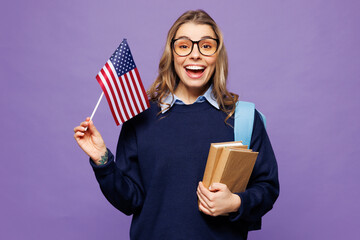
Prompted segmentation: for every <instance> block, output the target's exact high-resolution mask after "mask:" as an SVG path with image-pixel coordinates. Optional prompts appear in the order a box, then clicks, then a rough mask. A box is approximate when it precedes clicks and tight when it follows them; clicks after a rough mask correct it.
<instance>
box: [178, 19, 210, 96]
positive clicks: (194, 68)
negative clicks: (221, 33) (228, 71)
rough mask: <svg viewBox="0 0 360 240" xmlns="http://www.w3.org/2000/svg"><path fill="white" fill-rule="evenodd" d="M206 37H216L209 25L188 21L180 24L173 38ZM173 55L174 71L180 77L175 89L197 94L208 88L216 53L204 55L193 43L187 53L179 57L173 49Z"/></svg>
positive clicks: (194, 39) (193, 38)
mask: <svg viewBox="0 0 360 240" xmlns="http://www.w3.org/2000/svg"><path fill="white" fill-rule="evenodd" d="M208 37H211V38H216V35H215V33H214V31H213V30H212V28H211V26H209V25H205V24H195V23H191V22H190V23H185V24H183V25H181V27H180V28H179V29H178V30H177V32H176V34H175V37H174V39H178V38H188V39H190V40H192V41H199V40H201V39H204V38H208ZM173 55H174V66H175V71H176V74H177V75H178V77H179V78H180V82H179V84H178V86H177V89H176V90H181V91H182V92H183V93H184V91H186V92H192V93H198V95H201V94H203V93H204V92H205V91H206V89H207V88H208V86H209V85H208V83H209V80H210V78H211V76H212V75H213V73H214V70H215V65H216V58H217V53H215V54H214V55H211V56H204V55H202V54H201V53H200V52H199V49H198V46H197V44H194V48H193V50H192V52H191V53H190V54H189V55H187V56H184V57H181V56H179V55H177V54H176V53H175V52H174V51H173ZM185 94H186V93H185ZM177 95H178V94H177Z"/></svg>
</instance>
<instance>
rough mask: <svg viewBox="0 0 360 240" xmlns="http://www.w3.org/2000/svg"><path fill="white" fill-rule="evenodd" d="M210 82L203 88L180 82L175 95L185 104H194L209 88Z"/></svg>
mask: <svg viewBox="0 0 360 240" xmlns="http://www.w3.org/2000/svg"><path fill="white" fill-rule="evenodd" d="M208 88H209V84H206V85H205V86H204V87H202V88H189V87H186V86H185V85H184V84H181V82H180V83H179V85H178V86H177V87H176V89H175V92H174V93H175V95H176V96H177V97H178V98H180V99H181V100H182V101H183V102H184V103H185V104H192V103H194V102H195V101H196V99H197V98H198V97H199V96H201V95H203V94H204V93H205V92H206V90H208Z"/></svg>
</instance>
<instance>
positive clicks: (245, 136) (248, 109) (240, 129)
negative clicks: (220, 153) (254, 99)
mask: <svg viewBox="0 0 360 240" xmlns="http://www.w3.org/2000/svg"><path fill="white" fill-rule="evenodd" d="M259 113H260V116H261V120H262V121H263V123H264V126H265V127H266V118H265V116H264V115H263V114H262V113H261V112H259ZM254 116H255V104H254V103H251V102H244V101H238V102H237V103H236V108H235V120H234V136H235V141H242V142H243V144H244V145H248V148H249V147H250V142H251V136H252V131H253V126H254Z"/></svg>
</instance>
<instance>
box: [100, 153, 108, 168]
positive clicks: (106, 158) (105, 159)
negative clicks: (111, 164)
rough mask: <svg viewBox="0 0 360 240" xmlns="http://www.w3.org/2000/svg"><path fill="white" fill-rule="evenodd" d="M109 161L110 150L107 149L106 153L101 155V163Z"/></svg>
mask: <svg viewBox="0 0 360 240" xmlns="http://www.w3.org/2000/svg"><path fill="white" fill-rule="evenodd" d="M107 161H108V150H107V149H106V152H105V155H104V156H101V159H100V161H99V163H100V165H103V164H106V163H107Z"/></svg>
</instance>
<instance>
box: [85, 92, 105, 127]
mask: <svg viewBox="0 0 360 240" xmlns="http://www.w3.org/2000/svg"><path fill="white" fill-rule="evenodd" d="M103 96H104V92H102V93H101V95H100V97H99V100H98V101H97V103H96V106H95V108H94V110H93V112H92V114H91V117H90V121H91V120H92V118H93V117H94V115H95V112H96V110H97V108H98V106H99V104H100V102H101V99H102V97H103ZM86 130H87V127H86V128H85V131H86Z"/></svg>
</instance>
